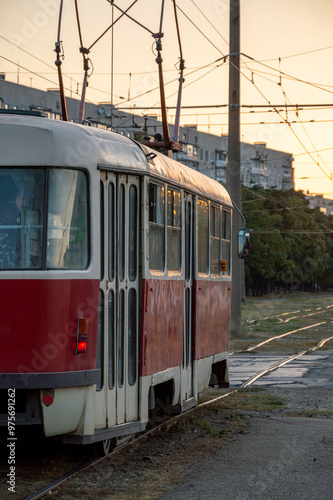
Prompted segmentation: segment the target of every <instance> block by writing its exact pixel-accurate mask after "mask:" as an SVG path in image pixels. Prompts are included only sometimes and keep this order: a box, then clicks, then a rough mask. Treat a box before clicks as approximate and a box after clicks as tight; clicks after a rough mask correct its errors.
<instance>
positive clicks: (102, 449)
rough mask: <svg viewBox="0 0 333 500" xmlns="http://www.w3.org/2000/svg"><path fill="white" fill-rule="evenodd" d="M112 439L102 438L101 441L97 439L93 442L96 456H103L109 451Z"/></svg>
mask: <svg viewBox="0 0 333 500" xmlns="http://www.w3.org/2000/svg"><path fill="white" fill-rule="evenodd" d="M111 445H112V439H104V440H103V441H97V442H96V443H95V444H94V450H95V455H96V456H97V457H105V456H106V455H108V454H109V453H110V451H111Z"/></svg>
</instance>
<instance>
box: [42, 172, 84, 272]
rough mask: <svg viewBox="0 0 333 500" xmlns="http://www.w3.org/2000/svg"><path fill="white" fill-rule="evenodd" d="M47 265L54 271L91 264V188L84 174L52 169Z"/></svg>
mask: <svg viewBox="0 0 333 500" xmlns="http://www.w3.org/2000/svg"><path fill="white" fill-rule="evenodd" d="M46 265H47V267H48V268H51V269H85V268H86V267H87V265H88V189H87V177H86V175H85V174H84V172H82V171H79V170H69V169H51V170H50V181H49V204H48V231H47V260H46Z"/></svg>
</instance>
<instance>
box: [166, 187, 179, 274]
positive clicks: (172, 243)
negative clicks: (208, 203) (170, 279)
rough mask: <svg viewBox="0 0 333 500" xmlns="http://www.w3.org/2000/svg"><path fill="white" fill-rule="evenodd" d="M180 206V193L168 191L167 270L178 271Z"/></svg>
mask: <svg viewBox="0 0 333 500" xmlns="http://www.w3.org/2000/svg"><path fill="white" fill-rule="evenodd" d="M180 266H181V205H180V193H179V192H178V191H172V190H170V189H168V194H167V269H168V271H180Z"/></svg>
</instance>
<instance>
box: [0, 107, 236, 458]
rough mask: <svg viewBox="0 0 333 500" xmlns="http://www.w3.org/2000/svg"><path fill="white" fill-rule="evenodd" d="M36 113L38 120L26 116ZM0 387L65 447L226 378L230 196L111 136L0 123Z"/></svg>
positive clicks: (122, 432)
mask: <svg viewBox="0 0 333 500" xmlns="http://www.w3.org/2000/svg"><path fill="white" fill-rule="evenodd" d="M35 114H36V113H35ZM0 151H1V155H0V338H1V344H2V349H1V351H0V394H1V410H0V413H1V416H0V423H1V425H7V399H8V390H9V389H11V390H14V393H15V404H16V406H15V408H16V425H17V426H19V425H39V426H41V427H42V429H43V432H44V434H45V436H63V440H64V442H68V443H81V444H88V443H102V444H103V446H104V447H105V451H106V452H107V450H108V447H109V443H110V442H111V440H115V439H120V438H121V437H123V436H126V435H132V434H135V433H137V432H140V431H143V430H144V429H145V428H146V426H147V424H148V422H149V419H150V418H151V416H152V415H153V413H154V411H155V413H156V411H157V409H160V410H161V409H165V408H172V407H176V408H178V409H179V411H184V410H186V409H189V408H191V407H193V406H195V405H196V404H197V401H198V394H199V393H200V392H201V391H203V390H204V389H205V388H206V387H207V386H208V385H209V383H210V380H213V381H214V383H217V384H219V385H220V386H223V385H227V384H228V351H229V326H230V301H231V213H232V201H231V199H230V197H229V195H228V193H227V191H226V190H225V188H224V187H223V186H222V185H221V184H219V183H218V182H215V181H214V180H212V179H210V178H208V177H206V176H204V175H202V174H200V173H199V172H197V171H194V170H192V169H190V168H187V167H186V166H184V165H181V164H180V163H177V162H176V161H174V160H172V159H171V158H168V157H166V156H163V155H162V154H160V153H157V152H154V151H152V150H151V149H149V148H146V147H145V146H143V145H140V144H138V143H136V142H134V141H132V140H130V139H128V138H126V137H124V136H122V135H119V134H115V133H112V132H109V131H105V130H99V129H97V128H93V127H87V126H83V125H77V124H72V123H68V122H59V121H56V120H50V119H48V118H46V117H42V116H31V115H29V116H26V115H21V114H19V113H16V114H15V112H13V113H12V114H10V113H9V114H8V113H7V114H0Z"/></svg>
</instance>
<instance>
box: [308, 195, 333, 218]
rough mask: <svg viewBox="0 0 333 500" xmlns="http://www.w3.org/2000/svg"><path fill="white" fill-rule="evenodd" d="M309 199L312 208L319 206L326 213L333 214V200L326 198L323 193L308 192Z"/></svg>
mask: <svg viewBox="0 0 333 500" xmlns="http://www.w3.org/2000/svg"><path fill="white" fill-rule="evenodd" d="M305 198H306V199H307V200H309V207H310V208H319V210H320V211H321V212H322V213H323V214H325V215H333V200H330V199H328V198H324V197H323V195H322V194H315V195H312V194H307V195H306V196H305Z"/></svg>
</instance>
